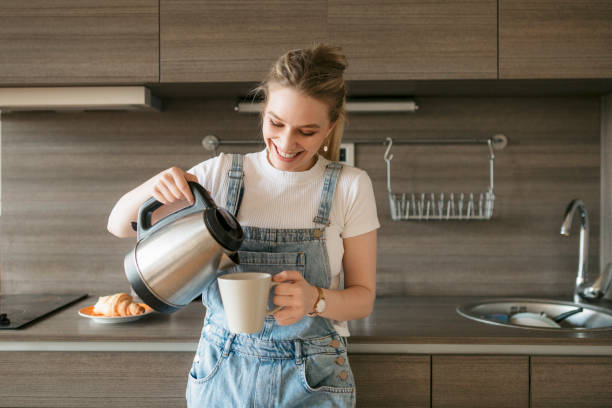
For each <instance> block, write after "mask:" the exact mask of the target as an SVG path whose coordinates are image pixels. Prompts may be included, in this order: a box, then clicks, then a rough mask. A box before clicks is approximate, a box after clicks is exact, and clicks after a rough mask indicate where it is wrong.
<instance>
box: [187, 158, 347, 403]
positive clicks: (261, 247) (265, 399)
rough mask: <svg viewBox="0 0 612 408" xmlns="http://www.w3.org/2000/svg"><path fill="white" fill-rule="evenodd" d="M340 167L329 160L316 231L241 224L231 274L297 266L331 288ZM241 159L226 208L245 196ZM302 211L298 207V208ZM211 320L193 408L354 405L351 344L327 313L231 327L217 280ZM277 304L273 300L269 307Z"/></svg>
mask: <svg viewBox="0 0 612 408" xmlns="http://www.w3.org/2000/svg"><path fill="white" fill-rule="evenodd" d="M341 168H342V166H341V165H340V164H339V163H337V162H332V163H330V164H328V166H327V168H326V171H325V176H324V182H323V189H322V193H321V202H320V205H319V210H318V213H317V214H316V216H315V218H314V220H313V221H314V223H315V224H318V226H319V227H318V228H306V229H270V228H258V227H249V226H243V227H242V228H243V230H244V233H245V240H244V242H243V244H242V246H241V247H240V250H239V256H240V265H239V266H237V267H236V268H234V269H233V270H232V272H243V271H244V272H246V271H248V272H268V273H270V274H272V275H274V274H277V273H279V272H281V271H284V270H297V271H299V272H300V273H301V274H303V276H304V277H305V279H306V280H307V281H308V282H309V283H310V284H311V285H315V286H319V287H323V288H329V285H330V279H331V275H330V266H329V259H328V255H327V247H326V245H325V233H324V232H325V227H326V226H327V225H329V221H328V217H329V212H330V208H331V205H332V199H333V196H334V190H335V187H336V182H337V179H338V174H339V172H340V169H341ZM242 176H243V170H242V156H241V155H233V157H232V167H231V170H230V171H229V190H228V195H227V205H226V208H227V210H228V211H230V212H232V213H233V214H234V215H236V214H237V213H238V210H239V207H240V199H241V198H242V192H243V186H242ZM296 211H299V209H296ZM202 300H203V302H204V304H205V305H206V308H207V310H206V317H205V320H204V327H203V330H202V336H201V338H200V342H199V344H198V349H197V352H196V356H195V358H194V361H193V365H192V367H191V370H190V372H189V379H188V384H187V390H186V397H187V405H188V406H189V407H207V408H213V407H353V406H354V405H355V382H354V378H353V374H352V372H351V369H350V366H349V364H348V358H347V355H346V341H345V339H344V338H343V337H341V336H340V335H338V334H337V333H336V331H335V329H334V327H333V326H332V324H331V323H330V321H329V320H328V319H326V318H323V317H320V316H317V317H308V316H305V317H303V318H302V319H301V320H300V321H298V322H297V323H295V324H292V325H288V326H280V325H278V324H277V323H276V321H275V320H274V317H273V316H267V317H266V320H265V323H264V328H263V330H261V331H260V332H258V333H253V334H239V335H235V334H232V333H230V332H229V330H228V327H227V324H226V322H225V314H224V311H223V305H222V303H221V297H220V295H219V287H218V285H217V281H216V280H215V281H214V282H212V283H211V284H210V285H208V287H207V288H206V289H205V290H204V292H203V294H202ZM270 305H271V304H270Z"/></svg>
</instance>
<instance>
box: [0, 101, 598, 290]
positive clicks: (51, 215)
mask: <svg viewBox="0 0 612 408" xmlns="http://www.w3.org/2000/svg"><path fill="white" fill-rule="evenodd" d="M166 102H167V103H166V105H167V106H166V109H165V110H164V112H161V113H144V112H129V113H128V112H85V113H64V114H56V113H50V112H38V113H11V114H3V116H2V132H3V134H2V196H3V198H2V201H3V203H2V204H3V209H2V210H3V211H2V216H0V228H1V229H2V234H1V235H0V265H1V274H2V275H1V282H2V290H3V291H5V292H8V293H20V292H29V291H41V290H43V289H42V288H43V286H44V288H46V289H45V290H53V291H58V292H59V291H65V290H68V289H74V290H78V291H81V290H85V291H87V292H89V293H99V294H103V293H106V292H107V291H115V290H125V289H126V287H127V280H126V279H125V276H124V272H123V257H124V256H125V254H126V253H127V252H128V251H129V250H130V249H131V248H132V246H133V245H134V240H132V239H125V240H121V239H118V238H115V237H113V236H111V235H110V234H109V233H108V232H107V231H106V222H107V217H108V214H109V212H110V210H111V208H112V207H113V205H114V203H115V202H116V200H118V199H119V198H120V197H121V195H122V194H124V193H125V192H127V191H128V190H130V189H131V188H133V187H135V186H136V185H138V184H139V183H141V182H143V181H145V180H147V179H148V178H150V177H151V176H152V175H154V174H156V173H157V172H159V171H161V170H163V169H165V168H168V167H170V166H172V165H178V166H181V167H183V168H190V167H191V166H193V165H195V164H196V163H198V162H200V161H202V160H205V159H207V158H208V157H210V156H209V154H208V153H207V152H206V151H204V150H203V148H202V146H201V140H202V138H203V137H204V136H205V135H207V134H215V135H217V136H218V137H219V138H221V139H222V140H223V139H226V140H235V139H238V140H258V139H259V137H260V136H259V135H260V130H259V129H258V127H259V118H258V117H257V116H251V115H240V114H236V113H235V112H234V111H233V105H234V102H235V99H212V100H208V101H203V100H183V101H177V100H167V101H166ZM418 103H419V105H420V106H421V109H420V110H419V112H418V113H416V114H410V115H397V114H396V115H393V114H371V115H361V116H360V115H351V117H350V118H349V120H350V122H349V126H348V127H347V129H346V134H345V138H346V139H347V140H349V139H353V140H356V139H372V138H379V139H380V140H381V143H382V140H384V138H385V137H386V136H392V137H394V138H469V137H478V138H482V137H488V136H490V135H492V134H495V133H504V134H506V136H507V137H508V138H509V140H510V144H509V145H508V147H507V148H506V149H504V150H502V151H499V152H497V153H496V159H495V192H496V195H497V200H496V206H495V213H494V218H493V219H492V220H491V221H486V222H459V221H456V222H396V221H392V220H391V218H390V215H389V203H388V200H387V191H386V167H385V162H384V161H383V153H384V148H383V146H382V144H381V145H380V146H378V145H358V146H357V147H356V156H355V157H356V165H357V166H358V167H361V168H363V169H364V170H366V171H367V172H368V174H369V176H370V178H371V179H372V183H373V187H374V192H375V195H376V200H377V209H378V217H379V220H380V223H381V229H380V230H379V248H378V271H377V291H378V294H379V295H400V296H402V295H432V294H436V295H442V296H443V295H491V296H493V295H518V296H522V295H537V296H563V295H565V296H569V295H570V294H571V293H572V290H573V282H574V281H575V276H576V271H577V265H578V225H577V223H576V225H574V226H573V230H572V235H571V236H570V237H569V238H566V237H562V236H561V235H560V234H559V229H560V227H561V221H562V217H563V212H564V210H565V207H566V205H567V203H569V201H570V200H571V199H573V198H575V197H579V198H581V199H583V200H584V201H585V202H586V204H587V206H588V209H589V211H590V216H591V217H590V220H591V236H590V238H591V245H590V250H591V252H590V267H591V271H592V272H594V273H596V272H597V271H598V269H599V262H598V258H599V231H600V228H599V222H600V210H599V197H600V185H599V181H600V156H599V154H600V153H599V148H600V140H599V129H600V114H599V109H600V102H599V98H598V97H565V98H560V97H546V98H541V97H540V98H520V97H508V98H489V97H482V98H478V97H423V98H419V100H418ZM257 149H258V147H256V146H253V145H242V146H234V145H231V146H230V145H222V146H221V149H220V150H221V151H225V152H247V151H254V150H257ZM393 153H394V154H395V158H394V159H393V161H392V188H393V190H394V191H397V192H403V191H411V190H413V189H414V190H416V191H424V192H427V191H438V190H439V191H446V192H449V191H455V192H458V191H468V192H469V191H478V190H480V189H483V188H485V187H486V186H487V183H488V161H487V158H488V152H487V149H486V147H483V146H469V147H468V146H464V147H457V146H452V147H431V146H427V147H416V146H406V145H404V146H399V145H396V146H395V147H394V149H393Z"/></svg>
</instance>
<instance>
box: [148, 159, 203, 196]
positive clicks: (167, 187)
mask: <svg viewBox="0 0 612 408" xmlns="http://www.w3.org/2000/svg"><path fill="white" fill-rule="evenodd" d="M188 181H194V182H196V183H197V182H198V178H197V177H196V176H194V175H193V174H191V173H187V172H186V171H184V170H183V169H181V168H179V167H170V168H169V169H166V170H164V171H162V172H161V173H159V174H158V175H157V176H156V178H155V181H154V183H153V187H152V192H151V195H152V196H153V197H155V199H156V200H157V201H159V202H160V203H162V204H171V203H174V202H176V201H181V200H186V201H188V202H189V203H190V204H193V202H194V198H193V193H192V192H191V189H190V188H189V184H187V182H188Z"/></svg>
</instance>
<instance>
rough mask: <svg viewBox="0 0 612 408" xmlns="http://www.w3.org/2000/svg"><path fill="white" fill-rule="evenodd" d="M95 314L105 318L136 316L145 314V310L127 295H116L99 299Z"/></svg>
mask: <svg viewBox="0 0 612 408" xmlns="http://www.w3.org/2000/svg"><path fill="white" fill-rule="evenodd" d="M93 311H94V313H96V314H99V315H103V316H110V317H116V316H134V315H138V314H142V313H144V312H145V308H144V307H142V306H140V305H139V304H138V303H134V302H133V301H132V297H131V296H130V295H128V294H127V293H116V294H114V295H110V296H102V297H100V298H98V302H97V303H96V304H95V306H94V310H93Z"/></svg>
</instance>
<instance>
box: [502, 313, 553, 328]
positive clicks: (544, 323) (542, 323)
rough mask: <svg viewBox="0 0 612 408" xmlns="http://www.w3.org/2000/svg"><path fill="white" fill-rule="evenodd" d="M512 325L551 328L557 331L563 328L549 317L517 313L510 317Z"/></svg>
mask: <svg viewBox="0 0 612 408" xmlns="http://www.w3.org/2000/svg"><path fill="white" fill-rule="evenodd" d="M510 323H512V324H518V325H520V326H532V327H550V328H555V329H558V328H560V327H561V326H560V325H559V323H557V322H555V321H554V320H552V319H550V318H549V317H546V316H541V315H539V314H537V313H517V314H515V315H512V316H511V317H510Z"/></svg>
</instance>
